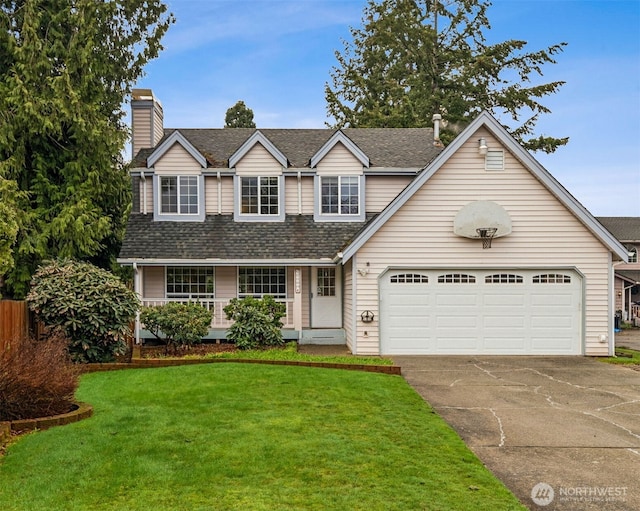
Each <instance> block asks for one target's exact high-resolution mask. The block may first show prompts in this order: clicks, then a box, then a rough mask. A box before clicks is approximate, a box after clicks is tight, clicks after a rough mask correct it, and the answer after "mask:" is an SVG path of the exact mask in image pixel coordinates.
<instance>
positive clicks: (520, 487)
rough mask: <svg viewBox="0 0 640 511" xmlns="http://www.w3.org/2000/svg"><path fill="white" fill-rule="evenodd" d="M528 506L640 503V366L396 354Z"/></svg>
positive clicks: (628, 506)
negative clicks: (638, 368)
mask: <svg viewBox="0 0 640 511" xmlns="http://www.w3.org/2000/svg"><path fill="white" fill-rule="evenodd" d="M393 360H394V362H395V363H396V364H398V365H400V366H401V367H402V374H403V375H404V377H405V379H406V380H407V381H408V382H409V384H410V385H412V386H413V387H414V388H415V389H416V390H417V391H418V393H420V395H421V396H422V397H423V398H424V399H425V400H426V401H427V402H429V403H430V404H431V406H433V408H434V409H435V410H436V411H437V412H438V413H439V414H440V415H441V416H442V417H443V418H444V419H445V420H446V421H447V422H448V423H449V424H450V425H451V426H452V427H453V428H454V429H455V430H456V431H457V432H458V434H459V435H460V436H461V437H462V439H463V440H464V441H465V442H466V443H467V445H468V446H469V447H470V448H471V449H472V450H473V451H474V452H475V453H476V455H477V456H478V457H479V458H480V459H481V460H482V461H483V463H484V464H485V465H486V466H487V467H488V468H489V469H490V470H491V471H492V472H493V473H494V474H495V475H496V476H497V477H498V478H500V479H501V480H502V481H503V482H504V484H505V485H506V486H507V487H508V488H509V489H510V490H511V491H512V492H513V493H514V494H515V495H516V496H517V497H518V498H519V499H520V500H521V501H522V502H523V503H524V504H525V505H526V506H528V507H529V508H530V509H535V510H596V509H597V510H606V511H608V510H638V509H640V372H639V371H636V370H634V369H631V368H628V367H622V366H614V365H610V364H606V363H603V362H601V361H598V360H594V359H591V358H587V357H479V356H478V357H471V356H470V357H466V356H458V357H454V356H451V357H449V356H447V357H434V356H398V357H393Z"/></svg>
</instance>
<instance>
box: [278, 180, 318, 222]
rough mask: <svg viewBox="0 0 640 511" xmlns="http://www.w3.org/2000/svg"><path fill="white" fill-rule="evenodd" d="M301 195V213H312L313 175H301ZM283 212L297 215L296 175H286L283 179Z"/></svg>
mask: <svg viewBox="0 0 640 511" xmlns="http://www.w3.org/2000/svg"><path fill="white" fill-rule="evenodd" d="M300 184H301V189H302V190H301V191H302V193H301V197H302V212H301V214H303V215H313V177H312V176H302V177H301V180H300ZM284 189H285V212H286V214H287V215H297V214H298V213H299V212H298V177H297V176H288V177H287V178H286V179H285V187H284Z"/></svg>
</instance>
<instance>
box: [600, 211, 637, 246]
mask: <svg viewBox="0 0 640 511" xmlns="http://www.w3.org/2000/svg"><path fill="white" fill-rule="evenodd" d="M597 220H598V221H599V222H600V223H601V224H602V225H603V226H604V227H605V228H606V229H607V230H608V231H609V232H610V233H611V234H613V235H614V236H615V237H616V238H617V239H618V241H620V242H638V241H640V217H636V216H599V217H597Z"/></svg>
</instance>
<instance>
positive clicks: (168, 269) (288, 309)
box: [134, 263, 346, 344]
mask: <svg viewBox="0 0 640 511" xmlns="http://www.w3.org/2000/svg"><path fill="white" fill-rule="evenodd" d="M342 288H343V284H342V272H341V267H340V266H339V265H335V264H326V265H324V264H323V265H308V266H302V265H295V266H293V265H275V264H270V265H265V264H260V265H242V266H240V265H215V266H212V265H207V264H203V263H200V264H189V265H177V264H149V265H145V264H140V263H137V264H134V290H135V292H136V293H137V294H138V297H139V298H140V301H141V303H142V305H143V306H144V307H149V306H158V305H164V304H167V303H170V302H179V303H187V302H196V303H199V304H201V305H202V306H203V307H205V308H206V309H207V310H209V311H210V312H211V325H210V329H209V334H208V335H207V337H206V338H205V339H206V340H215V341H221V340H224V339H225V338H226V331H227V329H228V328H229V327H230V326H231V323H232V322H231V321H229V320H227V318H226V315H225V313H224V308H225V307H226V306H227V305H228V304H229V302H230V301H231V300H232V299H233V298H243V297H245V296H253V297H256V298H261V297H262V296H265V295H271V296H273V297H274V298H275V299H276V300H277V301H278V302H280V303H283V304H284V305H285V316H284V317H283V318H282V322H283V328H282V331H283V336H284V338H285V339H289V340H296V341H298V342H300V343H301V344H305V343H306V344H346V338H345V332H344V330H343V325H342ZM135 339H136V343H137V344H142V343H144V342H145V341H146V340H150V339H155V338H154V336H153V335H152V334H151V333H150V332H148V331H146V330H145V328H144V325H143V324H141V323H140V321H139V318H138V319H137V320H136V325H135Z"/></svg>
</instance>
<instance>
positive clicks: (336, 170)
mask: <svg viewBox="0 0 640 511" xmlns="http://www.w3.org/2000/svg"><path fill="white" fill-rule="evenodd" d="M310 163H311V167H312V168H315V169H316V175H315V177H314V196H315V201H314V219H315V221H316V222H364V220H365V213H366V211H365V176H364V169H365V168H369V157H368V156H367V155H366V154H365V153H364V152H363V151H362V150H361V149H360V148H359V147H358V146H357V145H356V144H354V143H353V141H352V140H351V139H349V137H347V136H346V135H345V134H344V133H343V132H342V131H336V132H335V133H334V134H333V135H332V136H331V138H330V139H329V140H327V142H325V144H324V145H323V146H322V147H321V148H320V149H319V150H318V151H317V152H316V153H315V154H314V155H313V156H312V157H311V162H310Z"/></svg>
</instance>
